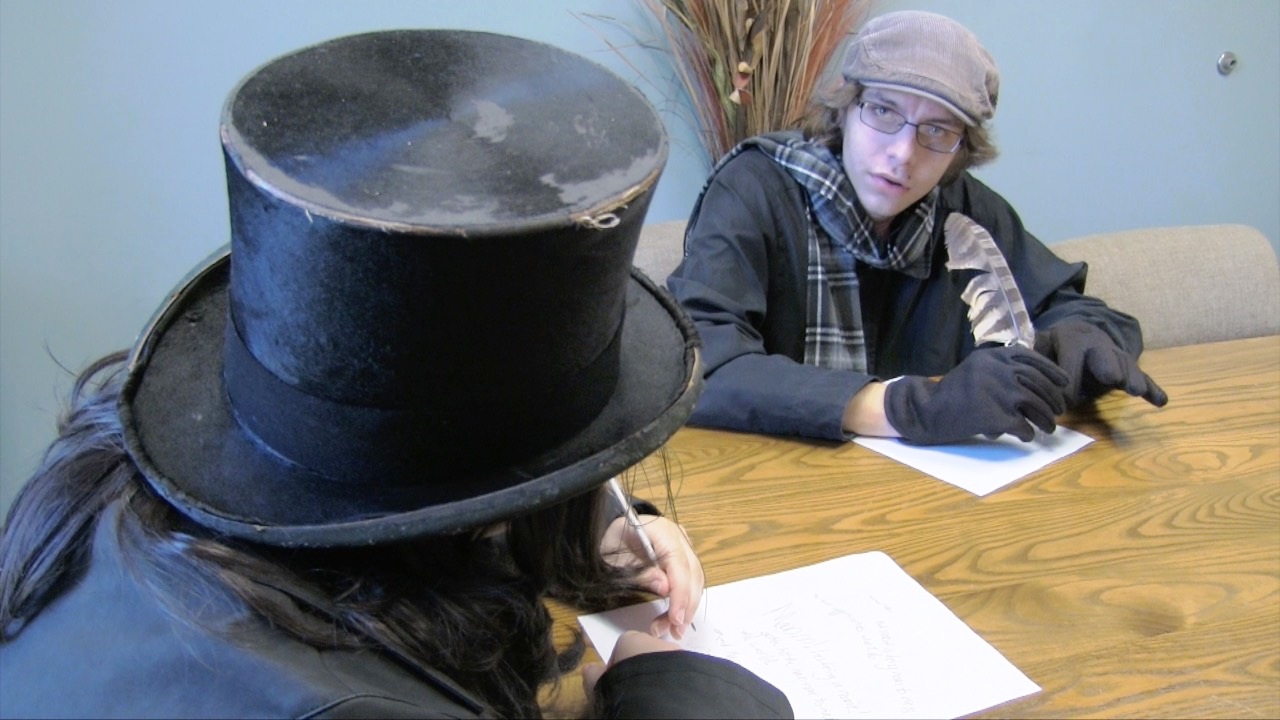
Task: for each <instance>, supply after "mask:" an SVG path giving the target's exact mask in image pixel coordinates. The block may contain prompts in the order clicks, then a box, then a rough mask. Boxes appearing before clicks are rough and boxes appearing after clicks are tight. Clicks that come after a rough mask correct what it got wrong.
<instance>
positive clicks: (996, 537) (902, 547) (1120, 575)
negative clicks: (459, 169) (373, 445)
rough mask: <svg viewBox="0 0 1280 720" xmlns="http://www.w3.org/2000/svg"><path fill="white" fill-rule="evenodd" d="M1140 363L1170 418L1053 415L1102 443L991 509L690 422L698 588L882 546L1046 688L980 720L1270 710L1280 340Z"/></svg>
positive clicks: (1106, 407) (893, 473)
mask: <svg viewBox="0 0 1280 720" xmlns="http://www.w3.org/2000/svg"><path fill="white" fill-rule="evenodd" d="M1142 366H1143V368H1144V369H1145V370H1146V371H1147V372H1148V373H1150V374H1151V375H1152V376H1153V377H1154V378H1155V379H1156V381H1157V382H1159V383H1160V384H1161V386H1162V387H1164V388H1165V390H1166V391H1168V393H1169V397H1170V401H1169V404H1168V405H1167V406H1166V407H1164V408H1162V409H1157V408H1154V407H1151V406H1149V405H1148V404H1147V403H1145V402H1144V401H1142V400H1138V399H1134V398H1130V397H1128V396H1126V395H1123V394H1121V393H1112V394H1110V395H1108V396H1106V397H1105V398H1103V399H1101V400H1100V401H1099V402H1098V403H1097V404H1096V409H1095V410H1094V411H1091V412H1088V413H1075V414H1072V415H1070V416H1068V417H1066V418H1064V424H1066V425H1068V426H1069V427H1072V428H1074V429H1076V430H1079V431H1081V432H1083V433H1085V434H1086V435H1089V436H1090V437H1092V438H1094V440H1095V442H1093V443H1091V444H1090V445H1088V446H1086V447H1085V448H1084V449H1082V450H1080V451H1078V452H1077V453H1075V454H1073V455H1071V456H1068V457H1066V458H1064V459H1062V460H1059V461H1058V462H1056V463H1054V464H1052V465H1050V466H1048V467H1046V468H1044V469H1042V470H1040V471H1038V472H1036V473H1033V474H1032V475H1030V476H1028V477H1026V478H1024V479H1022V480H1019V481H1017V482H1015V483H1014V484H1012V485H1009V486H1007V487H1005V488H1003V489H1001V490H998V491H996V492H994V493H992V494H991V495H989V496H987V497H977V496H974V495H971V494H970V493H968V492H966V491H963V490H960V489H958V488H954V487H952V486H950V485H948V484H946V483H943V482H941V481H938V480H936V479H933V478H931V477H929V476H927V475H924V474H923V473H920V472H918V471H916V470H913V469H911V468H909V467H907V466H905V465H901V464H899V463H897V462H895V461H893V460H890V459H888V458H886V457H883V456H881V455H879V454H877V453H874V452H872V451H870V450H867V449H865V448H863V447H861V446H858V445H855V444H852V443H841V444H832V443H820V442H813V441H807V440H797V439H787V438H774V437H765V436H761V435H752V434H742V433H731V432H724V431H716V430H707V429H702V428H685V429H682V430H681V431H680V432H679V433H677V434H676V436H675V437H673V438H672V439H671V441H670V443H669V444H668V449H667V452H668V462H669V463H670V464H671V466H672V468H673V473H672V474H673V489H674V491H675V492H676V511H677V513H678V517H679V521H680V522H681V523H682V524H683V525H684V526H685V528H686V529H687V530H688V532H689V534H690V536H691V537H692V539H693V541H694V546H695V547H696V548H697V549H698V552H699V555H700V557H701V558H702V561H703V564H704V567H705V570H706V574H707V584H708V585H718V584H721V583H726V582H731V581H734V580H740V579H743V578H748V577H754V576H758V575H763V574H767V573H774V572H778V571H781V570H787V569H790V568H795V567H799V566H802V565H807V564H811V563H815V562H818V561H821V560H827V559H830V558H834V557H839V556H842V555H847V554H851V553H859V552H866V551H870V550H881V551H884V552H886V553H887V554H888V555H889V556H891V557H892V558H893V559H894V560H895V561H897V563H898V564H899V565H901V566H902V567H903V568H904V569H905V570H906V572H907V573H908V574H910V575H911V576H912V577H914V578H915V579H916V580H918V581H919V582H920V583H921V584H922V585H924V587H925V588H926V589H928V590H929V591H930V592H931V593H933V594H934V595H935V596H936V597H938V598H939V599H940V600H941V601H943V602H944V603H945V604H946V605H947V606H948V607H949V608H950V609H951V610H952V611H953V612H955V613H956V615H958V616H959V617H960V618H961V619H962V620H964V621H965V622H966V623H967V624H968V625H969V626H970V627H971V628H973V629H974V630H975V631H976V632H977V633H978V634H979V635H981V636H982V637H983V638H985V639H986V640H987V642H989V643H991V644H992V645H994V646H995V647H996V648H997V649H998V650H1000V652H1002V653H1003V654H1004V655H1005V657H1007V658H1008V659H1009V660H1010V661H1011V662H1012V663H1013V664H1014V665H1016V666H1017V667H1018V668H1019V669H1021V670H1022V671H1023V672H1024V673H1026V674H1027V675H1028V676H1029V677H1030V678H1031V679H1032V680H1033V681H1035V682H1036V683H1037V684H1039V685H1040V686H1041V687H1042V688H1043V691H1042V692H1040V693H1037V694H1035V695H1032V696H1030V697H1028V698H1024V699H1022V700H1018V701H1014V702H1011V703H1008V704H1006V705H1003V706H1000V707H997V708H993V709H990V710H988V711H986V712H985V713H982V714H980V716H981V717H1224V718H1251V717H1271V718H1276V717H1280V336H1275V337H1266V338H1254V339H1248V340H1238V341H1230V342H1224V343H1214V344H1207V345H1198V346H1190V347H1182V348H1168V349H1162V350H1157V351H1152V352H1149V353H1147V354H1146V355H1144V356H1143V359H1142ZM656 468H657V466H656V464H655V461H654V460H653V459H650V460H648V461H646V462H645V464H644V465H643V466H642V468H641V471H642V472H641V475H640V478H641V479H638V480H637V482H636V484H637V491H636V492H637V494H638V495H641V496H646V497H649V498H661V497H663V496H664V493H663V492H662V490H661V488H660V487H656V486H655V487H654V488H653V489H652V490H651V491H646V489H645V488H644V487H643V485H644V480H643V473H644V472H646V471H647V472H649V473H655V472H657V469H656ZM554 612H555V614H556V616H557V624H558V625H560V626H563V625H565V624H569V623H575V622H576V621H575V620H574V615H573V613H572V612H569V611H567V610H566V609H564V608H556V609H555V610H554ZM558 632H559V633H560V638H561V639H562V640H563V638H565V637H567V635H565V633H566V632H567V630H566V629H565V628H564V627H561V628H560V629H559V631H558ZM588 657H589V659H596V658H597V656H596V654H595V653H594V651H589V653H588ZM581 692H582V690H581V685H580V683H579V681H578V679H577V677H576V676H575V677H571V678H568V679H566V682H565V683H564V686H563V688H562V692H561V698H560V700H561V701H560V702H558V703H557V705H558V706H560V707H564V703H565V702H566V701H568V702H570V704H572V702H573V701H574V698H576V699H578V700H580V698H581Z"/></svg>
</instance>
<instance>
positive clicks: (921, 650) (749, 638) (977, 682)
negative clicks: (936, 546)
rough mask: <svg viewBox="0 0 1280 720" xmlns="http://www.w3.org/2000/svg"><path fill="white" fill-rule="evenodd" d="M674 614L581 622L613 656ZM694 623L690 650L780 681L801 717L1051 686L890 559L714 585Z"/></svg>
mask: <svg viewBox="0 0 1280 720" xmlns="http://www.w3.org/2000/svg"><path fill="white" fill-rule="evenodd" d="M664 608H665V601H662V600H657V601H654V602H651V603H644V604H641V605H633V606H631V607H627V608H621V609H618V610H613V611H610V612H607V613H599V614H596V615H587V616H583V617H580V618H578V622H579V623H581V625H582V628H583V630H584V631H585V632H586V633H587V637H589V638H590V639H591V643H592V645H594V646H595V647H596V650H597V651H598V652H599V653H600V655H601V657H603V658H605V659H608V657H609V655H610V653H612V651H613V646H614V644H615V643H616V642H617V640H618V636H619V635H621V634H622V632H623V631H624V630H640V631H642V632H643V631H644V630H645V629H646V628H648V626H649V622H650V621H651V620H652V619H653V618H654V617H656V616H657V615H658V614H659V613H660V612H662V611H663V609H664ZM694 625H696V626H697V628H698V629H697V630H696V631H690V632H688V633H686V634H685V637H684V638H683V640H682V641H680V642H681V644H682V645H683V646H684V647H685V649H687V650H694V651H697V652H702V653H706V654H708V655H715V656H718V657H723V658H728V659H730V660H733V661H734V662H737V663H738V664H740V665H742V666H743V667H745V668H747V669H748V670H751V671H752V672H754V673H755V674H756V675H759V676H760V677H762V678H764V679H765V680H768V681H769V682H771V683H773V685H774V686H776V687H777V688H778V689H779V690H781V691H782V692H784V693H785V694H786V696H787V699H789V700H790V701H791V707H792V709H793V710H794V711H795V716H796V717H798V718H816V717H824V718H939V717H958V716H960V715H966V714H969V713H974V712H977V711H979V710H984V709H986V708H989V707H993V706H995V705H999V704H1000V703H1003V702H1007V701H1009V700H1014V699H1016V698H1020V697H1023V696H1025V695H1030V694H1031V693H1034V692H1038V691H1039V690H1040V687H1039V686H1038V685H1036V684H1035V683H1033V682H1032V681H1031V680H1030V679H1029V678H1027V676H1026V675H1023V674H1022V672H1020V671H1019V670H1018V669H1017V668H1016V667H1014V666H1013V665H1012V664H1010V663H1009V661H1008V660H1006V659H1005V658H1004V656H1003V655H1001V654H1000V653H999V652H998V651H997V650H996V649H995V648H993V647H992V646H991V645H989V644H987V642H986V641H984V640H983V639H982V638H981V637H979V636H978V635H977V634H976V633H974V632H973V631H972V630H971V629H970V628H969V627H968V626H967V625H965V624H964V622H962V621H961V620H960V619H959V618H957V617H956V616H955V615H954V614H953V613H952V612H951V611H950V610H949V609H947V607H946V606H945V605H943V604H942V603H941V602H940V601H939V600H938V599H937V598H935V597H934V596H933V595H931V594H930V593H929V592H928V591H927V590H925V589H924V588H923V587H922V586H921V585H920V584H919V583H917V582H916V581H915V580H913V579H912V578H911V576H909V575H907V573H906V572H905V571H903V569H902V568H901V567H899V566H898V564H897V563H895V562H894V561H893V560H892V559H891V558H890V557H889V556H888V555H885V554H884V553H882V552H869V553H861V554H857V555H846V556H845V557H841V558H836V559H835V560H828V561H826V562H822V563H817V564H815V565H809V566H806V567H802V568H797V569H795V570H788V571H786V572H781V573H777V574H774V575H766V576H763V577H758V578H751V579H749V580H742V581H739V582H734V583H727V584H724V585H717V586H715V587H711V588H707V590H706V595H705V596H704V597H703V599H702V604H701V606H700V607H699V609H698V614H697V617H696V618H695V619H694Z"/></svg>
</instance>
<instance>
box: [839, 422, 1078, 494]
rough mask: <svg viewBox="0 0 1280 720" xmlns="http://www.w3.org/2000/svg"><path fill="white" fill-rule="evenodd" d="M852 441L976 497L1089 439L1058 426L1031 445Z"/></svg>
mask: <svg viewBox="0 0 1280 720" xmlns="http://www.w3.org/2000/svg"><path fill="white" fill-rule="evenodd" d="M853 441H854V442H856V443H857V444H859V445H861V446H863V447H865V448H867V449H869V450H874V451H876V452H878V453H880V454H881V455H886V456H888V457H891V458H893V459H894V460H897V461H898V462H900V463H902V464H904V465H910V466H911V467H913V468H915V469H917V470H919V471H921V472H924V473H927V474H929V475H932V476H933V477H935V478H937V479H939V480H941V481H943V482H947V483H950V484H952V485H955V486H956V487H958V488H961V489H963V490H968V491H969V492H971V493H973V494H974V495H986V494H987V493H990V492H992V491H995V490H999V489H1000V488H1002V487H1004V486H1005V485H1008V484H1009V483H1011V482H1013V481H1015V480H1018V479H1019V478H1022V477H1025V476H1027V475H1029V474H1031V473H1033V472H1035V471H1036V470H1039V469H1040V468H1042V467H1044V466H1045V465H1048V464H1049V463H1051V462H1053V461H1055V460H1058V459H1060V458H1064V457H1066V456H1067V455H1070V454H1071V453H1073V452H1075V451H1077V450H1079V449H1080V448H1082V447H1084V446H1085V445H1088V444H1089V443H1091V442H1093V438H1091V437H1089V436H1088V435H1084V434H1083V433H1078V432H1076V431H1075V430H1072V429H1071V428H1067V427H1063V426H1061V425H1059V426H1058V427H1057V429H1056V430H1054V432H1053V434H1052V435H1046V434H1045V433H1041V432H1037V433H1036V438H1035V439H1034V440H1032V441H1031V442H1022V441H1021V440H1019V439H1017V438H1015V437H1013V436H1012V435H1001V436H1000V437H998V438H996V439H995V440H988V439H987V438H985V437H982V436H981V435H978V436H975V437H974V438H973V439H971V440H967V441H965V442H959V443H953V444H951V445H910V444H907V443H904V442H902V441H900V440H897V439H894V438H873V437H857V438H854V439H853Z"/></svg>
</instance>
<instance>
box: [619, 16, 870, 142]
mask: <svg viewBox="0 0 1280 720" xmlns="http://www.w3.org/2000/svg"><path fill="white" fill-rule="evenodd" d="M641 2H642V3H643V4H644V5H645V7H646V8H648V10H649V12H650V13H651V14H652V15H653V16H654V18H655V19H656V20H657V21H658V24H659V26H660V28H661V30H662V33H663V35H664V36H665V40H666V43H667V47H668V51H669V53H670V55H671V62H672V64H673V65H674V67H675V70H676V73H677V75H678V76H679V78H680V82H681V84H682V85H683V86H684V90H685V92H686V93H687V94H688V97H689V101H690V104H691V105H692V107H693V111H694V114H695V115H696V119H697V123H698V131H699V133H700V135H701V139H702V143H703V146H704V149H705V151H706V153H707V155H708V159H709V161H710V162H712V163H714V162H715V161H716V160H718V159H719V158H720V157H721V156H723V155H724V154H725V153H726V152H728V151H729V150H730V149H732V148H733V146H734V145H736V144H737V143H739V142H740V141H742V140H744V139H746V138H748V137H751V136H752V135H758V134H760V133H764V132H770V131H774V130H782V129H787V128H792V127H795V126H797V125H798V124H799V122H800V120H801V119H802V118H803V117H804V113H805V108H806V106H807V104H808V101H809V98H810V95H811V94H812V92H813V89H814V86H815V85H816V84H817V82H818V81H819V79H820V77H821V76H822V73H823V72H824V70H825V69H826V67H827V64H828V62H829V61H830V60H831V58H832V54H833V53H834V52H835V51H836V50H837V49H838V48H839V47H840V43H841V41H842V40H843V39H844V38H845V36H846V35H848V34H849V33H850V32H852V31H853V30H854V29H855V28H856V27H857V26H858V24H860V23H861V22H862V20H863V18H864V17H865V16H866V14H867V11H868V10H869V8H870V5H871V0H641Z"/></svg>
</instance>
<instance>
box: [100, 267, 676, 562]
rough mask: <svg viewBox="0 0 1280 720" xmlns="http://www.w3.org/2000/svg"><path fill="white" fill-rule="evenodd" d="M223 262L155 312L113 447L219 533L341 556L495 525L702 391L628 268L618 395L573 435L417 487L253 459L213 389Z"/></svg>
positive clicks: (662, 435)
mask: <svg viewBox="0 0 1280 720" xmlns="http://www.w3.org/2000/svg"><path fill="white" fill-rule="evenodd" d="M230 262H231V259H230V253H229V251H227V250H225V249H224V250H223V251H220V252H219V253H217V254H215V256H214V257H212V258H211V259H210V260H209V261H207V262H206V263H204V264H203V265H202V266H201V267H200V268H198V269H197V270H196V271H195V272H193V273H192V274H191V275H190V276H189V277H188V279H187V280H185V281H184V283H183V284H181V285H180V286H179V287H178V288H177V289H176V290H175V291H174V294H173V296H172V298H171V300H170V301H169V302H168V303H167V304H166V305H165V306H164V307H163V308H162V309H161V310H160V311H159V312H158V313H157V314H156V316H155V317H154V318H153V320H152V322H151V324H150V326H149V327H148V329H147V330H146V331H145V332H144V333H143V336H142V337H141V339H140V340H139V342H138V344H137V346H136V347H135V349H134V352H133V355H132V357H131V359H130V363H129V375H128V378H127V380H126V383H125V387H124V391H123V393H122V396H121V403H120V415H121V420H122V422H123V425H124V433H125V442H126V445H127V446H128V449H129V451H130V454H131V455H132V456H133V458H134V460H135V462H136V463H137V464H138V466H139V468H140V470H141V471H142V473H143V474H144V475H145V476H146V478H147V480H148V481H149V483H150V485H151V487H152V488H154V490H155V491H156V492H158V493H159V494H160V495H161V496H162V497H164V499H165V500H166V501H168V502H169V503H170V504H172V505H173V506H174V507H176V508H177V509H178V510H179V511H181V512H182V513H184V514H185V515H187V516H188V517H190V518H192V519H193V520H195V521H196V522H198V523H200V524H201V525H204V526H206V527H209V528H211V529H213V530H215V531H218V532H222V533H226V534H229V535H233V536H237V537H242V538H245V539H249V540H253V541H257V542H262V543H267V544H273V545H285V546H307V547H331V546H353V545H367V544H375V543H387V542H394V541H397V540H403V539H410V538H414V537H418V536H423V535H441V534H450V533H456V532H460V531H463V530H467V529H470V528H476V527H481V526H484V525H487V524H490V523H494V522H499V521H501V520H504V519H507V518H510V517H513V516H515V515H519V514H523V513H526V512H529V511H532V510H535V509H538V508H541V507H546V506H548V505H551V504H554V503H556V502H559V501H561V500H565V499H568V498H571V497H573V496H575V495H578V494H581V493H583V492H585V491H587V490H590V489H592V488H594V487H596V486H598V485H600V484H601V483H603V482H605V481H606V480H608V479H609V478H610V477H612V476H613V475H615V474H617V473H619V472H621V471H622V470H625V469H626V468H628V467H631V466H632V465H634V464H636V463H637V462H639V461H640V460H642V459H644V458H645V457H646V456H648V455H649V454H651V453H652V452H654V451H655V450H657V449H658V448H659V447H660V446H661V445H662V444H663V443H664V442H665V441H666V440H667V439H668V438H669V437H670V436H671V435H672V434H674V433H675V431H676V430H677V429H679V428H680V426H682V425H683V424H684V422H685V421H686V420H687V419H688V417H689V414H690V413H691V412H692V409H693V404H694V401H695V400H696V398H697V395H698V392H699V390H700V389H701V382H702V381H701V375H702V373H701V369H700V367H699V359H698V342H697V333H696V330H695V329H694V328H693V326H692V324H691V323H690V321H689V320H688V318H687V317H686V316H685V315H684V314H683V313H682V312H681V311H680V309H679V308H678V306H677V305H676V303H675V301H674V300H673V299H672V298H671V297H670V295H668V294H667V293H666V292H665V291H663V290H662V289H660V288H658V287H657V286H656V285H655V284H654V283H653V282H652V281H651V280H650V279H649V278H647V277H646V276H644V274H643V273H641V272H640V271H638V270H633V271H632V274H631V278H630V281H629V286H628V288H627V309H626V314H625V317H624V321H623V329H622V335H621V352H620V363H621V366H620V368H619V374H618V379H617V384H616V386H615V388H614V390H613V392H612V393H611V395H610V396H609V398H608V400H607V402H606V404H605V406H604V408H603V410H601V411H600V413H599V414H598V415H596V416H595V418H594V419H593V420H591V421H590V422H589V424H587V425H586V426H585V427H584V428H582V429H581V430H580V431H578V432H577V433H575V434H574V435H573V436H572V437H570V438H568V439H566V440H563V441H561V442H559V443H557V444H556V445H555V446H554V447H551V448H549V449H544V450H541V451H539V452H538V453H537V454H536V455H535V456H533V457H528V458H524V459H521V460H518V461H515V462H512V463H509V464H507V465H506V466H505V467H502V468H498V469H492V468H490V469H486V470H484V471H483V472H478V473H477V472H463V473H459V476H458V477H448V478H440V477H434V478H429V479H424V480H429V481H428V482H422V483H412V482H409V483H400V484H395V485H380V484H378V483H376V482H373V483H371V482H369V480H370V479H369V478H328V477H324V476H321V475H319V474H317V473H315V472H312V471H310V470H308V469H307V468H305V467H302V466H300V465H298V464H295V463H293V462H291V461H289V460H288V459H286V458H284V457H281V456H280V455H278V454H277V453H276V452H274V451H272V450H271V449H269V448H267V447H265V446H264V445H263V444H262V443H261V442H260V441H258V440H257V439H255V438H254V437H253V436H252V435H250V434H248V433H246V432H245V431H244V430H243V429H242V428H241V426H240V425H239V424H238V422H237V421H236V419H235V417H234V411H233V409H232V408H231V406H230V404H229V402H228V400H227V391H226V387H225V385H224V381H223V339H224V333H225V329H226V323H227V322H228V312H227V304H228V274H229V269H230ZM492 442H493V443H494V444H495V445H501V444H503V443H509V442H511V440H510V439H507V438H503V437H493V438H492Z"/></svg>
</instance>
